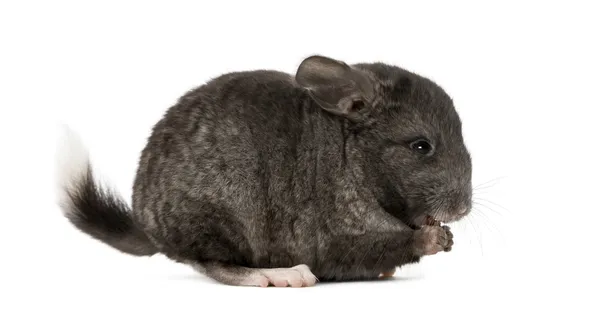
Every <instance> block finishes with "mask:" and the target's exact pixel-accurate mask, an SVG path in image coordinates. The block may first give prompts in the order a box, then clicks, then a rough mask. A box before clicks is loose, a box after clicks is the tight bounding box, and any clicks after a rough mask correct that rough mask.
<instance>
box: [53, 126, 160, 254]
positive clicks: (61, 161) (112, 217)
mask: <svg viewBox="0 0 600 309" xmlns="http://www.w3.org/2000/svg"><path fill="white" fill-rule="evenodd" d="M65 133H66V138H64V139H63V140H62V141H63V143H62V144H61V145H60V148H59V153H57V159H58V162H57V163H58V166H57V168H58V169H57V176H58V179H57V184H58V203H59V205H60V207H61V209H62V211H63V214H64V216H65V217H66V218H67V219H68V220H69V221H70V222H71V223H72V224H73V225H74V226H75V227H77V228H78V229H79V230H80V231H82V232H84V233H86V234H88V235H90V236H91V237H93V238H95V239H97V240H99V241H101V242H103V243H105V244H108V245H110V246H111V247H113V248H115V249H117V250H119V251H121V252H124V253H128V254H132V255H136V256H145V255H153V254H155V253H157V250H156V248H155V247H154V246H153V245H152V243H151V242H150V241H149V240H148V238H147V237H146V235H145V234H144V233H143V231H142V230H140V229H139V228H138V227H136V225H135V223H134V221H133V218H132V214H131V210H130V209H129V207H128V206H127V203H126V202H125V201H123V199H122V198H121V197H120V196H118V195H116V194H115V193H113V192H111V191H110V190H108V189H106V188H103V187H101V186H100V184H98V183H97V181H96V180H95V179H94V175H93V171H92V168H91V165H90V162H89V156H88V153H87V150H86V148H85V146H84V145H83V143H82V142H81V140H80V139H79V137H78V136H77V135H75V134H74V133H73V132H72V131H70V130H69V129H68V128H65Z"/></svg>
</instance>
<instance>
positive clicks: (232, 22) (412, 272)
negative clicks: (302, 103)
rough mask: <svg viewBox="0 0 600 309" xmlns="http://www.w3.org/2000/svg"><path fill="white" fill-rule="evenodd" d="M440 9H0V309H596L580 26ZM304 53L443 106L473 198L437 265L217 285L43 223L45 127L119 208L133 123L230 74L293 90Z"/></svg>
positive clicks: (138, 135) (541, 8)
mask: <svg viewBox="0 0 600 309" xmlns="http://www.w3.org/2000/svg"><path fill="white" fill-rule="evenodd" d="M121 2H122V3H121ZM450 2H451V1H444V2H438V3H433V2H425V1H408V2H400V1H393V2H392V1H390V2H386V3H384V2H378V1H365V2H363V3H362V4H358V5H355V4H351V3H349V2H339V3H333V2H330V3H331V4H325V3H324V1H319V2H310V1H301V2H299V3H295V4H293V3H292V2H288V3H284V1H278V2H272V3H268V4H267V3H263V2H259V1H243V2H242V1H240V2H237V3H231V2H228V1H219V2H218V4H217V2H216V1H215V2H214V3H211V4H201V2H200V1H195V2H193V3H194V4H192V2H190V3H186V4H184V3H182V2H178V1H168V2H167V1H164V2H163V3H162V4H160V5H159V4H156V3H157V2H152V1H144V2H138V3H134V2H127V3H125V1H118V2H117V1H115V2H111V1H102V2H100V1H98V2H96V4H91V2H87V3H84V2H83V1H72V2H70V3H68V2H64V1H39V2H31V1H12V2H9V1H6V2H5V1H3V2H2V4H1V5H0V33H1V46H0V55H1V57H0V104H1V109H0V126H1V127H0V129H1V130H0V134H1V140H0V145H2V147H1V149H2V151H1V152H0V156H1V160H0V167H1V172H0V181H1V183H0V185H1V186H0V190H1V191H0V193H1V194H0V207H1V210H2V214H1V216H0V229H1V231H0V237H1V243H2V246H1V247H0V248H2V249H1V255H0V258H1V261H0V282H1V285H2V287H1V289H0V294H2V296H1V297H0V307H1V308H20V307H25V306H28V305H32V306H34V307H35V308H42V307H48V306H53V305H60V306H61V308H89V307H92V308H127V307H135V308H137V307H141V306H146V307H148V306H150V308H154V307H156V308H160V307H169V308H207V307H209V306H210V307H215V306H228V305H230V304H231V305H234V306H236V307H241V306H243V307H244V308H247V307H252V308H254V307H255V308H288V307H294V308H295V307H299V308H300V307H302V308H305V307H309V306H310V307H313V308H315V307H316V308H319V307H324V306H329V305H338V306H340V307H346V308H347V307H351V308H359V307H360V308H365V307H366V306H373V305H375V306H386V307H390V308H396V307H398V308H402V307H404V308H406V307H408V306H411V307H416V306H420V307H423V306H425V307H433V306H441V305H443V306H448V307H451V308H453V307H456V308H465V307H468V308H471V307H473V308H475V307H477V308H480V307H483V308H486V307H496V306H498V307H500V306H504V305H518V306H521V305H522V306H530V305H533V306H536V307H537V306H541V305H547V304H558V305H561V304H562V305H567V304H571V305H573V308H585V307H596V308H598V307H597V306H598V300H597V294H593V293H597V288H598V283H597V280H598V276H597V275H598V266H597V264H598V262H599V261H600V259H598V253H597V245H598V243H599V240H598V239H599V237H598V236H599V233H598V231H597V228H596V220H597V215H598V208H599V207H600V203H599V202H598V195H597V192H598V190H599V189H600V186H599V181H598V176H597V175H598V172H599V171H600V170H599V164H598V158H600V156H599V155H600V153H599V146H598V144H599V143H598V132H599V130H598V129H599V125H598V116H599V114H598V112H597V110H598V109H597V105H598V104H599V103H600V95H599V94H598V82H599V75H598V72H599V70H600V63H599V60H598V57H599V55H600V49H599V48H598V41H599V39H598V38H599V37H600V35H599V34H598V32H599V31H598V29H600V24H599V22H598V14H599V10H598V8H596V7H595V6H593V1H589V2H587V4H586V3H585V2H577V1H564V2H562V3H559V2H550V1H540V2H538V3H535V2H525V1H519V2H515V3H513V4H509V3H508V2H506V1H502V2H497V4H493V5H492V4H491V2H488V3H485V4H484V3H483V2H482V1H477V2H476V1H473V2H470V3H462V4H461V5H459V4H458V2H454V1H452V4H450ZM417 3H418V4H417ZM312 54H322V55H326V56H330V57H334V58H337V59H340V60H343V61H346V62H348V63H354V62H363V61H384V62H389V63H392V64H395V65H399V66H402V67H405V68H407V69H409V70H412V71H414V72H416V73H419V74H422V75H424V76H427V77H430V78H432V79H433V80H435V81H436V82H438V83H439V84H440V85H442V86H443V87H444V88H445V89H446V90H447V92H448V93H449V94H450V95H451V96H452V97H453V98H454V100H455V104H456V108H457V109H458V111H459V113H460V115H461V117H462V119H463V122H464V130H465V132H464V133H465V138H466V140H467V143H468V147H469V149H470V150H471V152H472V155H473V159H474V162H473V163H474V178H475V179H474V185H480V184H485V183H486V182H488V181H491V182H489V183H487V184H485V185H483V186H481V187H480V188H482V190H477V193H476V194H477V195H476V197H478V198H479V199H480V200H479V202H480V203H481V204H482V205H479V206H477V207H476V208H477V210H476V211H475V212H474V213H473V215H472V216H470V218H469V219H468V220H465V221H464V222H460V223H457V224H455V225H453V228H454V233H455V239H456V240H455V242H456V245H455V247H454V249H453V251H452V252H451V253H443V254H438V255H436V256H432V257H428V258H426V259H425V260H424V261H423V263H421V264H419V265H415V266H412V267H409V268H407V269H404V270H401V271H399V272H398V273H397V274H396V279H395V280H392V281H386V282H371V283H344V284H319V285H317V286H316V287H314V288H310V289H277V288H269V289H256V288H235V287H227V286H222V285H219V284H216V283H214V282H213V281H211V280H209V279H206V278H204V277H202V276H201V275H197V274H195V273H194V272H193V271H192V270H191V269H189V268H188V267H186V266H183V265H177V264H174V263H172V262H170V261H168V260H166V259H165V258H163V257H161V256H156V257H152V258H134V257H130V256H126V255H122V254H120V253H118V252H116V251H115V250H112V249H110V248H108V247H107V246H104V245H103V244H100V243H98V242H96V241H93V240H91V239H90V238H89V237H87V236H86V235H83V234H81V233H79V232H78V231H76V230H75V229H74V228H73V227H72V226H70V225H69V224H68V223H67V222H66V221H65V220H64V219H63V218H62V217H61V215H60V212H59V211H58V208H57V206H56V205H55V204H54V197H53V183H52V180H53V178H52V176H53V174H52V173H53V168H54V166H53V160H54V158H53V155H54V150H55V147H56V145H57V140H56V133H57V132H58V131H57V130H56V129H57V128H58V125H60V124H68V125H69V126H71V127H72V128H73V129H74V130H75V131H77V132H78V133H79V134H80V135H81V136H82V138H83V139H84V141H85V142H86V144H87V146H88V148H89V149H90V152H91V155H92V159H93V162H94V165H95V167H96V169H97V171H98V172H99V173H101V174H102V176H104V179H106V180H107V181H110V183H111V184H112V185H113V186H114V187H115V188H116V189H118V190H119V191H120V192H121V193H122V194H124V195H125V196H126V197H127V198H128V200H129V196H130V194H131V184H132V181H133V177H134V173H135V169H136V167H137V159H138V156H139V151H140V150H141V148H142V147H143V146H144V143H145V140H146V138H147V136H148V134H149V132H150V129H151V127H152V125H153V124H154V123H155V122H156V121H157V120H158V119H159V118H160V117H161V116H162V113H163V112H164V111H165V110H166V109H167V108H168V107H169V106H171V105H172V104H173V103H174V102H175V101H176V99H177V98H178V97H179V96H180V95H182V94H183V93H184V92H185V91H187V90H188V89H190V88H191V87H195V86H197V85H199V84H201V83H203V82H205V81H207V80H208V79H210V78H212V77H215V76H218V75H219V74H222V73H226V72H230V71H238V70H249V69H275V70H281V71H286V72H289V73H293V72H294V71H295V69H296V66H297V65H298V64H299V63H300V61H301V60H302V59H303V58H304V57H306V56H309V55H312ZM13 301H14V302H15V303H12V304H11V302H13Z"/></svg>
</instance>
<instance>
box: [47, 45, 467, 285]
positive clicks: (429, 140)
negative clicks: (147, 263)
mask: <svg viewBox="0 0 600 309" xmlns="http://www.w3.org/2000/svg"><path fill="white" fill-rule="evenodd" d="M75 144H77V143H75ZM78 145H79V146H77V147H79V148H80V150H81V149H84V147H83V144H82V143H79V144H78ZM69 155H73V153H70V154H69ZM66 167H68V168H65V169H63V170H62V178H61V180H60V181H59V185H60V188H61V191H60V193H62V194H61V199H60V200H59V204H60V206H61V207H62V210H63V212H64V215H65V216H66V218H68V219H69V221H70V222H71V223H72V224H73V225H74V226H76V227H77V228H78V229H80V230H81V231H83V232H85V233H87V234H89V235H91V236H92V237H94V238H95V239H97V240H99V241H102V242H104V243H106V244H108V245H110V246H112V247H113V248H116V249H118V250H120V251H121V252H124V253H127V254H133V255H137V256H150V255H154V254H158V253H160V254H164V255H165V256H167V257H168V258H169V259H171V260H173V261H175V262H178V263H185V264H187V265H190V266H191V267H193V268H194V269H196V270H197V271H199V272H202V273H204V274H205V275H206V276H208V277H210V278H213V279H214V280H216V281H218V282H221V283H223V284H228V285H243V286H269V285H274V286H294V287H299V286H311V285H314V284H315V283H316V282H317V281H319V280H320V281H330V280H336V281H345V280H369V279H374V278H378V277H379V276H380V275H381V274H382V273H389V272H391V271H393V270H394V269H396V268H397V267H401V266H402V265H406V264H409V263H417V262H419V260H420V258H421V257H423V256H425V255H431V254H435V253H437V252H440V251H450V249H451V247H452V245H453V240H452V233H451V232H450V229H449V228H448V227H447V226H442V225H441V222H444V223H448V222H453V221H456V220H459V219H461V218H462V217H464V216H465V215H467V214H468V213H469V212H470V210H471V194H472V188H471V173H472V172H471V158H470V154H469V152H468V150H467V148H466V146H465V144H464V141H463V137H462V128H461V120H460V117H459V116H458V113H457V112H456V111H455V108H454V106H453V102H452V100H451V98H450V97H449V96H448V95H447V94H446V93H445V91H444V90H443V89H441V88H440V87H439V86H438V85H436V84H435V83H434V82H432V81H431V80H429V79H427V78H424V77H421V76H419V75H416V74H414V73H411V72H408V71H406V70H404V69H401V68H399V67H396V66H392V65H388V64H384V63H361V64H354V65H349V64H346V63H345V62H342V61H339V60H335V59H331V58H327V57H323V56H311V57H308V58H306V59H304V60H303V61H302V62H301V63H300V65H299V67H298V70H297V72H296V74H295V76H294V75H289V74H286V73H283V72H278V71H270V70H256V71H246V72H235V73H229V74H225V75H222V76H220V77H217V78H215V79H213V80H211V81H209V82H207V83H206V84H204V85H202V86H200V87H198V88H196V89H193V90H191V91H189V92H188V93H186V94H185V95H183V96H182V97H181V98H180V99H179V100H178V102H177V103H176V104H175V105H174V106H172V107H171V108H170V109H168V111H167V112H166V114H165V115H164V117H163V118H162V119H161V120H160V121H159V122H158V123H157V124H156V125H155V126H154V128H153V130H152V134H151V136H150V137H149V139H148V143H147V145H146V147H145V148H144V150H143V151H142V154H141V158H140V161H139V168H138V171H137V175H136V179H135V183H134V187H133V197H132V208H131V209H130V208H129V207H128V206H127V204H126V203H125V202H124V200H123V199H122V198H121V197H119V196H117V195H115V194H113V193H111V192H110V191H109V190H107V189H106V188H105V187H103V186H102V185H101V184H99V183H98V181H97V180H95V179H94V173H93V171H92V168H91V164H90V163H89V160H88V159H87V156H86V152H81V158H80V159H79V160H76V161H73V160H72V161H70V162H69V165H68V166H66Z"/></svg>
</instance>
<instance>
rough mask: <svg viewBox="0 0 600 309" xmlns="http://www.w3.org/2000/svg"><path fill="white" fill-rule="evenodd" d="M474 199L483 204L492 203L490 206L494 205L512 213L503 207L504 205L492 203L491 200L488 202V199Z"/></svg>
mask: <svg viewBox="0 0 600 309" xmlns="http://www.w3.org/2000/svg"><path fill="white" fill-rule="evenodd" d="M473 199H475V200H477V201H483V202H486V203H490V204H492V205H494V206H497V207H500V208H502V209H504V210H506V211H508V212H510V211H509V210H508V209H506V207H504V206H502V205H500V204H498V203H495V202H492V201H490V200H488V199H485V198H481V197H474V198H473Z"/></svg>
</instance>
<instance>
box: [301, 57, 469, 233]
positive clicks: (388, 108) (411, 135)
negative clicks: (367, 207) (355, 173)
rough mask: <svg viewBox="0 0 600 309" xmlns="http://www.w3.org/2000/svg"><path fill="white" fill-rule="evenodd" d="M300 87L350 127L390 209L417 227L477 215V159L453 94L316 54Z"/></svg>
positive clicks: (394, 71) (305, 65) (398, 72)
mask: <svg viewBox="0 0 600 309" xmlns="http://www.w3.org/2000/svg"><path fill="white" fill-rule="evenodd" d="M296 82H297V83H298V84H299V85H300V86H301V87H304V88H305V89H306V90H307V91H308V92H309V93H310V96H311V97H312V98H313V100H314V101H315V102H317V104H319V105H320V106H321V107H322V108H323V109H324V110H326V111H327V112H329V113H332V114H333V115H336V116H339V117H344V118H345V119H347V121H346V122H347V123H348V124H349V127H350V130H349V132H351V135H350V136H349V137H348V138H349V139H352V141H353V142H352V147H355V149H354V150H355V151H358V153H360V154H361V156H362V157H363V160H362V162H360V163H357V164H362V165H363V166H362V169H363V170H365V172H366V174H369V175H371V176H370V179H371V180H372V183H373V184H372V185H373V188H374V191H376V192H375V194H376V196H377V197H378V199H379V200H380V203H381V205H382V207H384V208H385V209H386V210H387V211H388V212H390V213H391V214H393V215H395V216H396V217H398V218H400V219H401V220H403V221H404V222H405V223H407V224H409V225H411V226H415V227H416V226H420V225H423V224H426V223H428V221H432V220H435V221H441V222H453V221H456V220H459V219H461V218H462V217H464V216H465V215H467V214H468V213H469V212H470V210H471V207H472V206H471V205H472V204H471V194H472V187H471V173H472V172H471V157H470V154H469V152H468V150H467V148H466V146H465V144H464V141H463V136H462V128H461V120H460V117H459V115H458V113H457V112H456V110H455V108H454V104H453V102H452V99H451V98H450V97H449V96H448V94H447V93H446V92H445V91H444V90H443V89H442V88H441V87H439V86H438V85H436V84H435V83H434V82H432V81H431V80H429V79H427V78H424V77H421V76H419V75H416V74H413V73H410V72H408V71H406V70H403V69H401V68H398V67H395V66H392V65H387V64H383V63H362V64H354V65H348V64H346V63H344V62H342V61H338V60H335V59H331V58H327V57H322V56H311V57H308V58H306V59H305V60H304V61H303V62H302V63H301V64H300V66H299V68H298V71H297V72H296Z"/></svg>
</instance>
